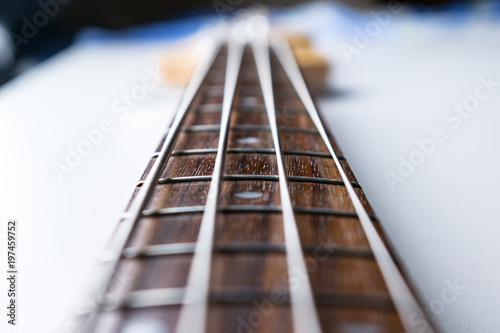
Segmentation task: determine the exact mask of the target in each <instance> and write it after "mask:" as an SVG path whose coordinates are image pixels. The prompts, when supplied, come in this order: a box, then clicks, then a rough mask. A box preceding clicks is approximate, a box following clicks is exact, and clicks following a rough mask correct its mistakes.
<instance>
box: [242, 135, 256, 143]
mask: <svg viewBox="0 0 500 333" xmlns="http://www.w3.org/2000/svg"><path fill="white" fill-rule="evenodd" d="M258 142H259V139H258V138H256V137H253V136H248V137H246V138H239V139H238V143H242V144H254V143H258Z"/></svg>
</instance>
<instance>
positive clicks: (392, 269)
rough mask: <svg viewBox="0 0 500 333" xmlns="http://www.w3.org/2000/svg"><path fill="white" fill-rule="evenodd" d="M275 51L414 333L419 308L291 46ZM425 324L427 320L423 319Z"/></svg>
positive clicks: (279, 41)
mask: <svg viewBox="0 0 500 333" xmlns="http://www.w3.org/2000/svg"><path fill="white" fill-rule="evenodd" d="M273 48H274V50H275V53H276V55H277V57H278V59H279V61H280V63H281V65H282V66H283V69H284V71H285V72H286V74H287V76H288V78H289V79H290V81H291V83H292V85H293V87H294V88H295V90H296V91H297V94H298V96H299V97H300V100H301V101H302V103H303V104H304V106H305V108H306V110H307V111H308V113H309V115H310V117H311V119H312V120H313V122H314V124H315V126H316V128H317V129H318V131H319V132H320V135H321V137H322V139H323V141H324V142H325V144H326V145H327V147H328V150H329V152H330V154H331V156H332V158H333V160H334V161H335V164H336V166H337V168H338V170H339V172H340V175H341V177H342V179H343V180H344V182H345V184H346V189H347V191H348V193H349V196H350V197H351V201H352V203H353V205H354V208H355V210H356V212H357V214H358V217H359V220H360V222H361V225H362V227H363V230H364V232H365V235H366V237H367V239H368V242H369V244H370V246H371V248H372V251H373V253H374V255H375V258H376V260H377V263H378V265H379V267H380V270H381V272H382V275H383V276H384V279H385V281H386V284H387V287H388V289H389V292H390V294H391V296H392V298H393V300H394V304H395V306H396V309H397V311H398V313H399V316H400V318H401V321H402V323H403V326H404V327H405V329H406V330H407V331H408V332H415V327H414V326H413V325H412V324H411V323H410V318H412V314H414V313H421V309H420V306H419V305H418V303H417V301H416V300H415V298H414V296H413V294H412V292H411V291H410V289H409V287H408V285H407V284H406V282H405V280H404V278H403V276H402V275H401V273H400V272H399V270H398V267H397V266H396V264H395V262H394V261H393V259H392V257H391V255H390V253H389V251H388V250H387V248H386V247H385V245H384V243H383V241H382V239H381V238H380V236H379V234H378V232H377V230H376V229H375V227H374V226H373V224H372V221H371V220H370V216H369V215H368V213H367V212H366V210H365V208H364V206H363V204H362V203H361V200H360V199H359V197H358V195H357V194H356V192H355V190H354V188H353V186H352V185H351V183H350V182H349V181H348V177H347V174H346V173H345V171H344V169H343V167H342V165H341V163H340V160H339V158H338V157H337V155H336V153H335V151H334V149H333V146H332V144H331V142H330V140H329V138H328V135H327V133H326V131H325V128H324V126H323V123H322V121H321V118H320V116H319V113H318V111H317V109H316V106H315V105H314V102H313V100H312V98H311V95H310V94H309V90H308V89H307V86H306V84H305V81H304V79H303V77H302V74H301V72H300V69H299V67H298V65H297V62H296V61H295V58H294V55H293V53H292V50H291V49H290V46H289V45H288V43H287V42H286V41H285V40H284V39H283V38H279V39H277V40H276V41H275V44H274V47H273ZM422 320H424V319H423V318H422ZM426 327H427V328H426V329H425V331H426V332H427V331H432V330H431V329H430V327H431V326H430V325H427V326H426ZM420 332H422V331H420Z"/></svg>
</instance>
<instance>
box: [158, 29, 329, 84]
mask: <svg viewBox="0 0 500 333" xmlns="http://www.w3.org/2000/svg"><path fill="white" fill-rule="evenodd" d="M285 37H286V39H287V40H288V42H289V43H290V47H291V48H292V51H293V54H294V56H295V59H296V60H297V63H298V65H299V67H300V69H301V71H302V74H303V75H304V77H305V79H306V82H307V84H308V85H309V88H310V89H311V90H313V91H321V90H323V89H324V87H325V85H326V77H327V75H328V70H329V66H328V62H327V61H326V59H325V58H324V57H323V56H322V55H320V54H319V53H318V52H317V51H316V50H315V49H314V48H313V47H312V46H311V41H310V40H309V38H308V37H307V36H305V35H301V34H297V33H289V32H286V33H285ZM200 52H202V50H199V49H198V48H197V47H196V43H195V42H194V41H190V42H189V43H183V44H182V45H179V46H178V47H176V48H173V49H172V50H171V51H170V52H168V53H165V54H164V55H163V56H162V59H161V64H162V65H161V68H162V73H163V77H164V79H165V82H166V83H167V84H171V85H183V86H184V85H187V83H188V82H189V78H190V77H191V73H192V72H193V70H194V67H195V64H196V60H197V59H198V55H199V53H200Z"/></svg>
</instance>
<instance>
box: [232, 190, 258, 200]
mask: <svg viewBox="0 0 500 333" xmlns="http://www.w3.org/2000/svg"><path fill="white" fill-rule="evenodd" d="M233 195H234V196H235V197H238V198H242V199H257V198H260V197H261V196H263V195H264V193H262V192H255V191H243V192H236V193H234V194H233Z"/></svg>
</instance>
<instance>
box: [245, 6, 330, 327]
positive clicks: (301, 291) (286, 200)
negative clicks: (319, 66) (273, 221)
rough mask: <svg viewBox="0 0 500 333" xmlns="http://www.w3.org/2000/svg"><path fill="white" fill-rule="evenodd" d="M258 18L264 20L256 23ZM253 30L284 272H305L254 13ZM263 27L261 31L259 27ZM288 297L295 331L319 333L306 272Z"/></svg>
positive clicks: (263, 36) (263, 37)
mask: <svg viewBox="0 0 500 333" xmlns="http://www.w3.org/2000/svg"><path fill="white" fill-rule="evenodd" d="M259 19H262V20H265V22H259V21H258V20H259ZM253 20H254V22H253V24H252V28H253V30H254V31H253V32H254V33H255V34H256V35H257V36H255V37H254V38H253V40H252V50H253V54H254V58H255V63H256V66H257V74H258V77H259V81H260V85H261V89H262V94H263V96H264V102H265V105H266V110H267V116H268V118H269V126H270V127H271V135H272V137H273V142H274V146H275V150H276V162H277V166H278V176H279V185H280V194H281V205H282V210H283V211H282V216H283V224H284V233H285V244H286V252H287V253H286V258H287V264H288V274H289V276H292V275H293V274H294V273H293V272H294V271H295V270H298V271H301V272H307V269H306V265H305V262H304V255H303V253H302V245H301V242H300V238H299V232H298V229H297V225H296V222H295V216H294V211H293V205H292V201H291V198H290V193H289V189H288V181H287V178H286V177H287V176H286V175H287V173H286V169H285V163H284V158H283V152H282V151H281V144H280V137H279V132H278V124H277V118H276V110H275V106H274V94H273V81H272V74H271V62H270V54H269V44H268V37H269V36H268V31H267V30H268V24H269V23H268V22H267V19H265V18H264V17H263V16H260V15H257V16H254V17H253ZM264 29H265V30H266V31H265V33H263V30H264ZM290 298H291V305H292V316H293V326H294V330H295V332H297V333H304V332H310V333H320V332H321V328H320V324H319V318H318V314H317V311H316V306H315V304H314V297H313V293H312V288H311V284H310V282H309V277H308V275H307V274H305V275H304V277H303V281H301V283H299V284H298V285H297V286H296V288H290Z"/></svg>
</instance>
